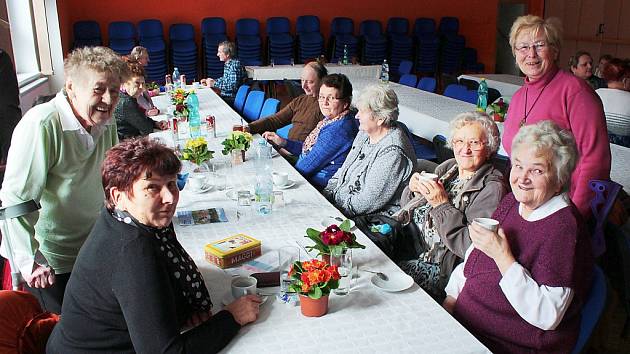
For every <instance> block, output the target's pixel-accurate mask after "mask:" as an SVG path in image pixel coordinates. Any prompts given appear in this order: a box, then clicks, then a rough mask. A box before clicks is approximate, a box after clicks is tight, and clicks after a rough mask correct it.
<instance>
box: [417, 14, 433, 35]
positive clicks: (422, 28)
mask: <svg viewBox="0 0 630 354" xmlns="http://www.w3.org/2000/svg"><path fill="white" fill-rule="evenodd" d="M434 33H435V20H434V19H432V18H426V17H420V18H417V19H416V21H415V22H414V24H413V35H414V36H423V35H427V34H434Z"/></svg>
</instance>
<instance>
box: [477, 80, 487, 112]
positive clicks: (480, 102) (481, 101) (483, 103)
mask: <svg viewBox="0 0 630 354" xmlns="http://www.w3.org/2000/svg"><path fill="white" fill-rule="evenodd" d="M487 107H488V84H487V83H486V79H484V78H482V79H481V81H480V82H479V88H477V110H478V111H479V112H485V111H486V108H487Z"/></svg>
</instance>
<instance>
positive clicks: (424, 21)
mask: <svg viewBox="0 0 630 354" xmlns="http://www.w3.org/2000/svg"><path fill="white" fill-rule="evenodd" d="M413 37H414V41H415V47H416V72H421V73H426V74H435V73H436V72H437V66H438V57H439V56H438V53H439V50H440V38H439V37H438V35H437V33H436V31H435V20H434V19H432V18H418V19H416V21H415V23H414V25H413Z"/></svg>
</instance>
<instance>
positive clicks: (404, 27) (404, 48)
mask: <svg viewBox="0 0 630 354" xmlns="http://www.w3.org/2000/svg"><path fill="white" fill-rule="evenodd" d="M408 33H409V20H407V19H406V18H404V17H392V18H390V19H389V20H388V21H387V40H388V43H389V44H388V48H389V67H390V68H397V67H398V66H399V65H400V62H401V61H403V60H412V59H413V40H412V39H411V37H409V35H408ZM392 74H393V75H392ZM398 76H399V75H398V73H397V72H395V71H393V72H392V71H390V79H392V78H393V80H396V79H397V77H398Z"/></svg>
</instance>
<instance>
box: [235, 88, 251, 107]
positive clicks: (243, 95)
mask: <svg viewBox="0 0 630 354" xmlns="http://www.w3.org/2000/svg"><path fill="white" fill-rule="evenodd" d="M248 93H249V85H241V86H240V87H239V88H238V91H236V96H235V97H234V109H235V110H236V112H238V113H243V106H245V100H246V99H247V94H248Z"/></svg>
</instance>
